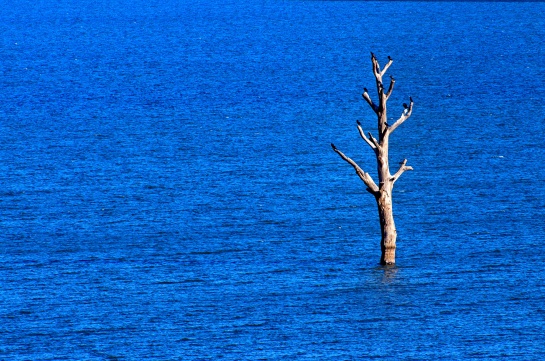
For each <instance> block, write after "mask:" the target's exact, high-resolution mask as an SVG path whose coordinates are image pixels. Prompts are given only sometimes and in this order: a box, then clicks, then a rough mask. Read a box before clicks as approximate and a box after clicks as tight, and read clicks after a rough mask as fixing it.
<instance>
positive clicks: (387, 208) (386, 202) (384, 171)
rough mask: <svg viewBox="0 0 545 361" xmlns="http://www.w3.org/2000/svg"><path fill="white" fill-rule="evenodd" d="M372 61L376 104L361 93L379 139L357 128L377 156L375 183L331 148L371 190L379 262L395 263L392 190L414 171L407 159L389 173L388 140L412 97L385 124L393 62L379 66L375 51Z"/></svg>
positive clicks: (409, 107)
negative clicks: (375, 208) (375, 209)
mask: <svg viewBox="0 0 545 361" xmlns="http://www.w3.org/2000/svg"><path fill="white" fill-rule="evenodd" d="M371 61H372V63H373V74H374V75H375V79H376V83H377V93H378V100H377V103H375V102H374V101H373V100H372V99H371V97H370V96H369V93H368V91H367V88H364V92H363V94H362V96H363V99H364V100H365V101H366V102H367V103H368V104H369V105H370V106H371V109H373V111H374V112H375V114H376V115H377V120H378V138H375V137H373V135H372V134H371V133H368V135H369V137H367V136H366V135H365V133H364V131H363V129H362V127H361V123H360V122H359V121H356V122H357V126H358V131H359V133H360V136H361V137H362V139H363V140H364V141H365V143H367V145H369V147H371V149H372V150H373V152H375V156H376V158H377V168H378V181H379V183H378V185H377V184H376V183H375V181H374V180H373V178H372V177H371V176H370V175H369V173H366V172H364V171H363V170H362V169H361V168H360V167H359V166H358V165H357V164H356V162H354V161H353V160H352V159H350V158H348V157H347V156H346V155H344V154H343V153H342V152H341V151H340V150H338V149H337V148H336V147H335V145H334V144H331V147H332V148H333V150H334V151H335V152H336V153H337V154H338V155H340V156H341V158H342V159H344V160H345V161H346V162H348V163H349V164H350V165H351V166H352V167H354V169H355V170H356V174H357V175H358V176H359V177H360V179H361V180H362V181H363V183H365V185H366V186H367V191H368V192H369V193H371V194H372V195H373V196H374V197H375V200H376V201H377V205H378V215H379V219H380V231H381V240H380V249H381V252H382V255H381V257H380V263H381V264H394V263H395V250H396V238H397V231H396V228H395V223H394V214H393V209H392V189H393V187H394V184H395V182H396V181H397V180H398V179H399V177H400V176H401V175H402V174H403V172H405V171H407V170H413V168H412V167H409V166H407V159H404V160H403V161H402V162H401V163H400V167H399V169H398V170H397V172H395V174H394V175H392V174H390V166H389V164H388V140H389V138H390V134H392V132H393V131H394V130H396V129H397V127H399V126H400V125H401V124H402V123H403V122H404V121H406V120H407V119H408V118H409V117H410V116H411V113H412V110H413V99H412V98H411V97H409V100H410V102H409V105H407V104H405V103H404V104H403V112H402V114H401V116H400V117H399V119H398V120H396V121H395V122H394V123H393V124H391V125H390V124H388V123H387V120H388V118H387V112H386V110H387V109H386V103H387V101H388V98H389V97H390V95H392V90H393V89H394V84H395V79H394V78H393V77H392V76H390V85H389V86H388V90H385V89H384V84H383V82H382V77H383V76H384V74H385V73H386V71H387V70H388V68H389V67H390V65H392V62H393V60H392V58H390V57H388V63H387V64H386V65H385V66H384V69H382V70H381V69H380V65H379V63H378V61H377V58H376V57H375V54H373V53H371Z"/></svg>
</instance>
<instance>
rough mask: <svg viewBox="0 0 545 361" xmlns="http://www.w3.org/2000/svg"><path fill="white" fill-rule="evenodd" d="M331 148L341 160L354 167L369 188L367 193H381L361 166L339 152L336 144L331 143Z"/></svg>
mask: <svg viewBox="0 0 545 361" xmlns="http://www.w3.org/2000/svg"><path fill="white" fill-rule="evenodd" d="M331 148H333V150H334V151H335V153H337V154H338V155H340V156H341V158H342V159H344V160H345V161H346V162H347V163H348V164H350V165H351V166H352V167H354V169H355V170H356V174H357V175H358V177H360V179H361V180H362V181H363V183H365V185H366V186H367V191H368V192H369V193H372V194H375V193H377V192H378V191H379V189H378V187H377V185H376V183H375V181H373V178H371V176H370V175H369V173H365V172H364V171H363V170H362V169H361V168H360V167H359V165H357V164H356V162H354V161H353V160H352V159H350V158H348V157H347V156H346V155H344V153H343V152H341V151H340V150H338V149H337V147H335V144H333V143H331Z"/></svg>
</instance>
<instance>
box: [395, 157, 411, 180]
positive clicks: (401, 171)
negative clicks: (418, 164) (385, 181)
mask: <svg viewBox="0 0 545 361" xmlns="http://www.w3.org/2000/svg"><path fill="white" fill-rule="evenodd" d="M406 164H407V159H403V162H401V163H400V166H399V170H398V171H397V172H396V173H395V174H394V175H393V176H392V178H390V180H391V181H392V183H395V181H396V180H397V179H398V178H399V177H400V176H401V175H402V174H403V173H404V172H405V171H406V170H413V167H410V166H407V165H406Z"/></svg>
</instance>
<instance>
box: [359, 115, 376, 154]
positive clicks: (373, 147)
mask: <svg viewBox="0 0 545 361" xmlns="http://www.w3.org/2000/svg"><path fill="white" fill-rule="evenodd" d="M356 123H358V131H359V132H360V136H361V138H362V139H363V140H365V142H366V143H367V144H369V146H370V147H371V148H372V149H373V150H375V149H377V147H375V145H374V144H373V143H372V142H371V141H370V140H369V138H367V137H366V136H365V133H364V132H363V129H362V128H361V123H360V121H359V120H356Z"/></svg>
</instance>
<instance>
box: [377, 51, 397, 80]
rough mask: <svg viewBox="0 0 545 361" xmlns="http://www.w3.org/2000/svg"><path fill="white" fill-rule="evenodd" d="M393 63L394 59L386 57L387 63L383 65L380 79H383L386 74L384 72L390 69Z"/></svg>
mask: <svg viewBox="0 0 545 361" xmlns="http://www.w3.org/2000/svg"><path fill="white" fill-rule="evenodd" d="M393 62H394V59H392V58H391V57H390V56H388V63H387V64H386V65H384V69H382V71H381V72H380V76H381V77H383V76H384V74H386V70H388V68H389V67H390V65H392V63H393Z"/></svg>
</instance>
